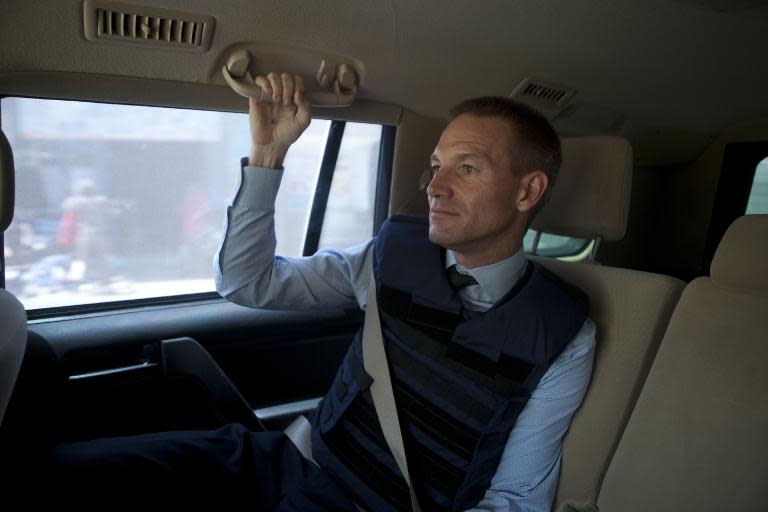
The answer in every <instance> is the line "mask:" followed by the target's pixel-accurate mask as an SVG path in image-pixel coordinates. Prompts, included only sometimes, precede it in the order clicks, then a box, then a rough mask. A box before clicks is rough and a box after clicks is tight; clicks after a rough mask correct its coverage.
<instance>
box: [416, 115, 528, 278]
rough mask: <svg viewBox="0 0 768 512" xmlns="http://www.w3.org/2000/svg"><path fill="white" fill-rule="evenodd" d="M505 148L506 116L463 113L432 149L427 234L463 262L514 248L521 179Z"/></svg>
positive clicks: (509, 143)
mask: <svg viewBox="0 0 768 512" xmlns="http://www.w3.org/2000/svg"><path fill="white" fill-rule="evenodd" d="M510 148H514V140H513V134H512V130H511V128H510V126H509V124H508V123H507V122H505V121H504V120H502V119H500V118H496V117H477V116H474V115H472V114H462V115H460V116H459V117H457V118H456V119H454V120H453V121H452V122H451V123H450V124H449V125H448V126H447V127H446V129H445V131H443V134H442V135H441V137H440V140H439V141H438V143H437V147H436V148H435V151H434V152H433V153H432V156H431V158H430V163H431V167H432V181H431V182H430V183H429V185H428V186H427V198H428V200H429V239H430V240H431V241H432V242H433V243H436V244H438V245H441V246H443V247H446V248H448V249H451V250H453V251H454V252H456V253H457V256H459V257H460V258H459V262H460V263H462V264H465V265H467V264H471V266H478V265H484V264H488V263H492V262H494V261H498V260H499V259H503V258H504V257H509V256H511V255H512V253H513V252H510V251H511V250H513V249H514V250H516V249H517V248H519V244H520V237H521V236H522V235H521V234H520V233H519V231H520V228H519V226H518V227H515V222H514V220H515V219H516V218H517V216H518V215H519V214H518V213H517V210H516V208H515V201H516V197H517V196H518V193H519V187H520V179H519V178H518V177H517V176H516V175H515V173H514V172H513V166H512V156H511V153H512V151H511V150H510ZM517 224H519V223H517ZM462 256H463V258H462ZM462 259H463V260H464V261H462Z"/></svg>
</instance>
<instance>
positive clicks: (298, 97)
mask: <svg viewBox="0 0 768 512" xmlns="http://www.w3.org/2000/svg"><path fill="white" fill-rule="evenodd" d="M293 101H294V103H296V105H298V106H299V108H301V109H304V110H309V100H308V99H307V97H306V95H305V94H304V79H303V78H302V77H300V76H299V75H296V91H295V92H294V97H293Z"/></svg>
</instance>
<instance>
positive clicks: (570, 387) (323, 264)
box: [215, 167, 595, 512]
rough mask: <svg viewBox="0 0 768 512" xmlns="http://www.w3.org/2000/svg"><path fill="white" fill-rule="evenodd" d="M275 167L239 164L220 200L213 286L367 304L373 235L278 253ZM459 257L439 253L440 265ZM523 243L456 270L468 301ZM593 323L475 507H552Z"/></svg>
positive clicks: (273, 297) (557, 370)
mask: <svg viewBox="0 0 768 512" xmlns="http://www.w3.org/2000/svg"><path fill="white" fill-rule="evenodd" d="M282 175H283V171H282V170H273V169H263V168H259V167H244V168H243V171H242V176H241V183H240V185H239V187H238V190H237V193H236V194H235V198H234V200H233V201H232V204H230V205H229V207H228V208H227V225H226V231H225V236H224V239H223V240H222V242H221V245H220V246H219V250H218V252H217V254H216V259H215V272H216V289H217V290H218V292H219V293H220V294H221V295H222V296H224V297H226V298H227V299H228V300H230V301H232V302H235V303H237V304H240V305H243V306H248V307H254V308H273V309H310V308H311V309H318V308H331V309H333V308H342V307H351V306H354V305H358V306H359V307H361V308H365V301H366V296H367V292H368V285H369V282H370V277H371V272H372V261H371V258H372V252H373V251H372V250H371V249H372V247H373V240H371V241H369V242H367V243H365V244H362V245H359V246H357V247H353V248H351V249H346V250H330V249H323V250H321V251H318V252H317V253H316V254H315V255H313V256H310V257H306V258H287V257H282V256H275V244H276V238H275V225H274V213H275V197H276V196H277V191H278V188H279V186H280V181H281V179H282ZM454 263H456V260H455V256H454V255H453V253H452V252H451V251H446V262H445V264H446V267H448V266H450V265H452V264H454ZM525 265H526V260H525V255H524V253H523V251H522V250H520V251H519V252H518V253H516V254H515V255H513V256H512V257H510V258H507V259H505V260H502V261H499V262H496V263H493V264H491V265H486V266H484V267H477V268H472V269H467V268H464V267H462V266H461V265H459V266H458V267H457V268H458V270H459V271H460V272H464V273H467V274H470V275H472V276H473V277H474V278H475V279H476V280H477V282H478V284H477V285H472V286H468V287H466V288H464V289H462V290H461V291H460V292H459V295H460V297H461V299H462V301H463V302H464V304H465V306H466V307H469V308H471V309H475V310H481V311H484V310H487V309H489V308H490V307H491V306H492V305H493V304H494V303H495V302H497V301H498V300H500V299H501V298H502V297H503V296H504V295H505V294H506V293H507V292H508V291H509V290H510V289H511V288H512V287H513V286H514V285H515V283H517V281H518V280H519V279H520V276H521V275H522V273H523V271H524V269H525ZM594 347H595V325H594V323H593V322H592V321H591V320H590V319H587V320H586V321H585V322H584V324H583V325H582V327H581V329H580V330H579V332H578V333H577V334H576V336H575V337H574V338H573V340H571V342H570V343H569V344H568V345H567V346H566V348H565V349H564V350H563V352H562V353H561V354H560V356H559V357H558V358H557V359H556V360H555V362H554V363H553V364H552V365H551V366H550V368H549V369H548V371H547V372H546V373H545V374H544V377H542V379H541V381H540V382H539V386H538V387H537V388H536V390H534V392H533V394H532V395H531V397H530V399H529V400H528V403H527V404H526V406H525V408H524V409H523V411H522V412H521V413H520V416H519V417H518V419H517V423H516V424H515V427H514V428H513V429H512V432H511V433H510V435H509V439H508V440H507V444H506V446H505V448H504V453H503V454H502V458H501V462H500V463H499V467H498V468H497V470H496V474H495V475H494V477H493V479H492V480H491V486H490V488H489V489H488V490H487V491H486V494H485V497H484V498H483V499H482V500H481V501H480V503H478V505H477V506H476V507H475V508H474V509H472V510H478V511H480V510H484V511H537V512H543V511H547V510H550V509H551V507H552V502H553V500H554V496H555V490H556V488H557V480H558V476H559V472H560V458H561V448H562V438H563V435H564V434H565V433H566V431H567V430H568V426H569V425H570V423H571V418H572V417H573V414H574V412H575V411H576V409H578V407H579V405H580V404H581V401H582V399H583V398H584V394H585V393H586V390H587V386H588V384H589V379H590V376H591V373H592V359H593V356H594Z"/></svg>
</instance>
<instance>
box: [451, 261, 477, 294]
mask: <svg viewBox="0 0 768 512" xmlns="http://www.w3.org/2000/svg"><path fill="white" fill-rule="evenodd" d="M445 273H446V274H447V275H448V282H450V283H451V286H453V288H454V289H455V290H457V291H458V290H461V289H462V288H466V287H467V286H472V285H473V284H477V280H475V278H474V277H472V276H470V275H467V274H462V273H461V272H459V271H458V270H457V269H456V265H451V266H450V267H448V269H447V270H446V271H445Z"/></svg>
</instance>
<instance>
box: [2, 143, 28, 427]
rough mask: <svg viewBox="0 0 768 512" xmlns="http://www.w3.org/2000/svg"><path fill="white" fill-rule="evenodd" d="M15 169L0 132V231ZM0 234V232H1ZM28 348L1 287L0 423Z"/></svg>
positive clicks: (22, 323) (8, 214) (21, 314)
mask: <svg viewBox="0 0 768 512" xmlns="http://www.w3.org/2000/svg"><path fill="white" fill-rule="evenodd" d="M13 205H14V166H13V154H12V153H11V146H10V144H9V143H8V139H6V138H5V135H4V134H3V132H2V131H0V229H1V230H2V231H5V229H6V228H7V227H8V226H9V225H10V223H11V220H12V219H13ZM2 231H0V232H2ZM26 346H27V314H26V311H25V310H24V306H22V305H21V303H20V302H19V301H18V299H16V297H14V296H13V295H12V294H11V293H10V292H8V291H6V290H4V289H2V288H0V423H2V421H3V416H5V410H6V408H7V407H8V402H9V401H10V399H11V393H12V392H13V387H14V384H15V382H16V377H18V375H19V370H20V369H21V361H22V359H23V358H24V350H25V349H26Z"/></svg>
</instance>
